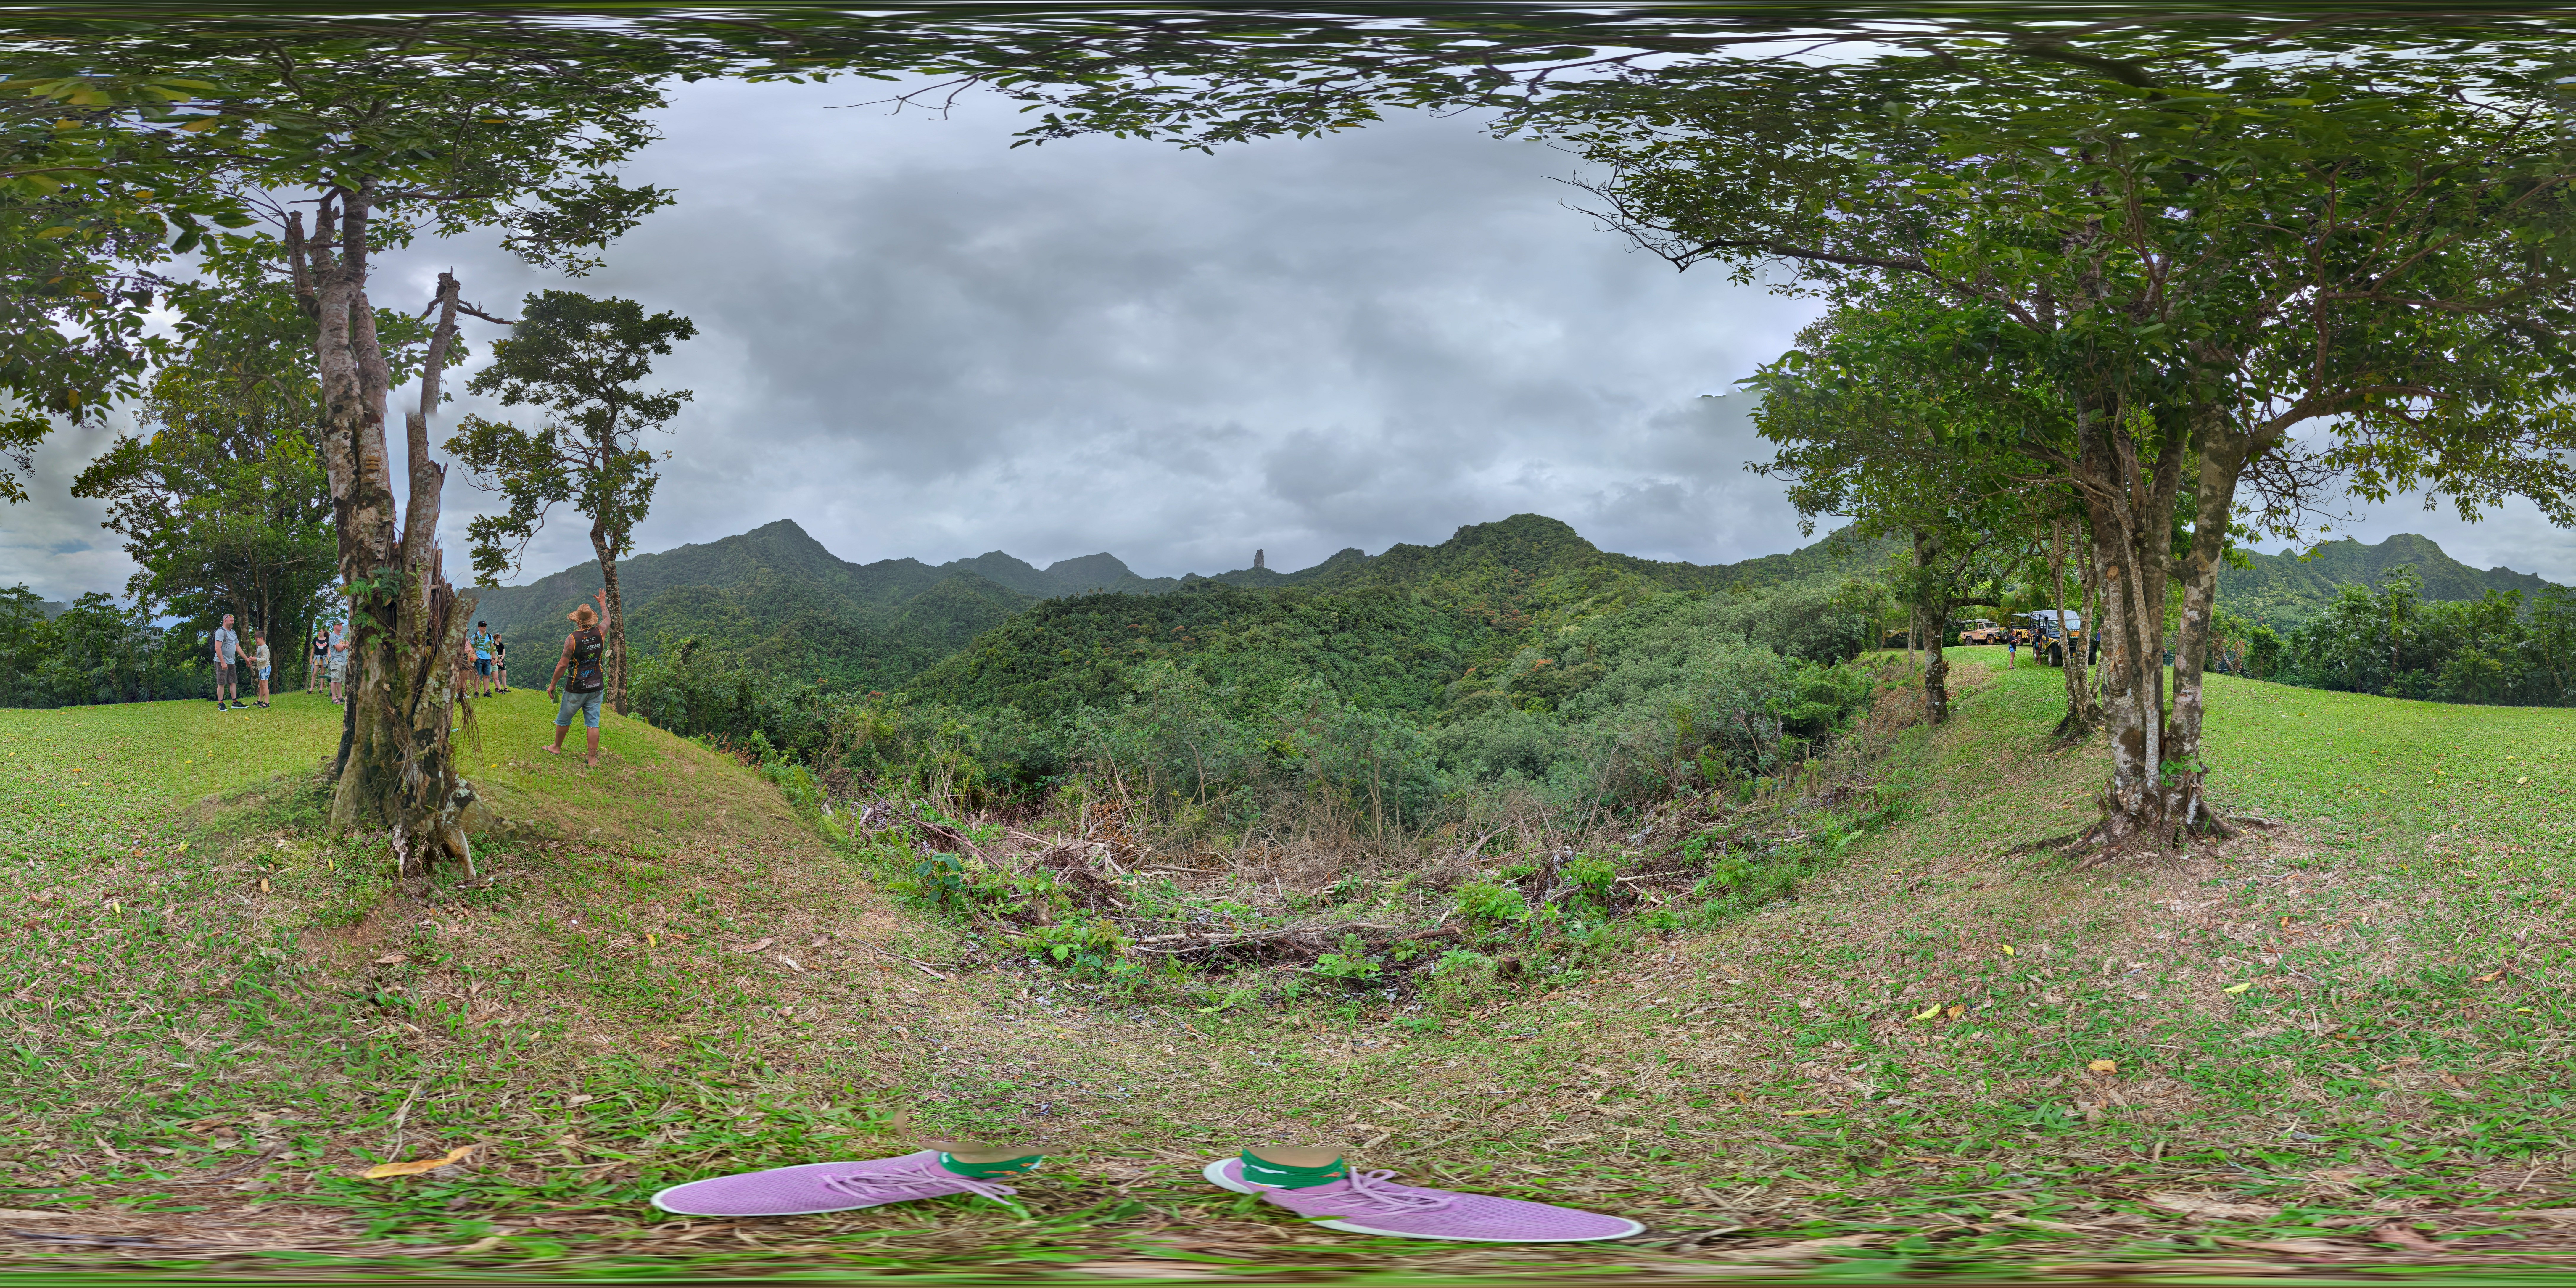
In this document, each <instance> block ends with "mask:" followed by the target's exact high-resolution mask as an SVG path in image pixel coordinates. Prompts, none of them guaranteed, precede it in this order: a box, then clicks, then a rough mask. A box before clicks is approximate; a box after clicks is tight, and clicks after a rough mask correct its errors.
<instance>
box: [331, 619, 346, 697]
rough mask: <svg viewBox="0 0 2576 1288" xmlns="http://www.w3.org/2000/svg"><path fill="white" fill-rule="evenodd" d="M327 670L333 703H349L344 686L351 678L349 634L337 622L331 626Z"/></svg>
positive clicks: (344, 627)
mask: <svg viewBox="0 0 2576 1288" xmlns="http://www.w3.org/2000/svg"><path fill="white" fill-rule="evenodd" d="M326 670H327V671H328V673H329V675H330V676H331V701H333V702H335V703H345V702H347V701H348V700H349V699H348V696H347V695H346V693H345V692H344V691H343V686H344V684H345V683H346V682H347V680H348V678H349V633H348V628H347V627H346V626H344V625H341V624H339V623H336V622H335V623H333V624H332V626H331V660H330V662H329V664H328V665H327V667H326Z"/></svg>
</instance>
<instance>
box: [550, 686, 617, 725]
mask: <svg viewBox="0 0 2576 1288" xmlns="http://www.w3.org/2000/svg"><path fill="white" fill-rule="evenodd" d="M607 692H608V690H606V689H596V690H593V691H591V692H589V693H575V692H573V691H572V690H570V689H566V690H564V695H563V702H562V703H561V704H559V705H558V706H556V707H555V728H557V729H569V728H571V727H572V713H573V712H575V711H578V712H580V713H581V718H582V723H584V724H586V725H588V726H590V727H591V728H593V729H596V728H598V727H599V700H600V698H601V697H603V696H605V695H606V694H607Z"/></svg>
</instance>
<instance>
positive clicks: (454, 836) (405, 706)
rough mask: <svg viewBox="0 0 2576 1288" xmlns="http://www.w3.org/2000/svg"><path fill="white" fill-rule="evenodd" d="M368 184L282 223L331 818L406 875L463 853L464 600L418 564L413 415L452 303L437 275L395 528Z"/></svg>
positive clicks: (418, 436)
mask: <svg viewBox="0 0 2576 1288" xmlns="http://www.w3.org/2000/svg"><path fill="white" fill-rule="evenodd" d="M373 195H374V190H373V184H372V183H371V182H369V183H362V184H361V185H360V186H359V187H357V188H356V189H354V190H352V189H347V188H337V189H333V190H332V191H330V192H329V193H327V194H325V196H324V198H323V201H322V203H321V211H320V213H319V214H318V215H317V216H316V220H315V236H314V239H313V241H312V242H310V243H307V242H306V241H305V239H304V237H303V230H302V221H301V219H300V218H298V219H294V220H291V221H290V222H289V224H288V229H287V246H288V253H289V256H290V259H291V260H292V262H293V268H294V274H295V283H296V287H297V292H298V296H299V298H300V299H301V301H302V302H303V304H304V306H305V309H306V311H307V312H308V313H309V314H310V315H311V316H312V317H313V319H314V321H315V323H316V327H315V337H314V353H315V358H316V361H317V364H318V366H319V368H320V374H321V382H322V396H323V408H324V424H323V427H322V435H321V437H322V449H323V457H324V461H325V464H326V468H327V471H328V474H329V477H330V481H331V501H332V510H333V516H334V518H335V520H336V526H337V527H338V530H339V538H340V542H339V544H340V551H339V565H340V569H339V570H340V578H341V582H342V586H343V589H344V592H345V593H346V594H347V595H348V599H349V627H350V630H349V635H350V649H349V658H348V671H349V682H348V689H347V691H348V694H349V704H348V707H347V709H346V711H345V713H344V715H343V724H342V735H341V749H340V755H339V759H338V763H337V766H336V772H337V774H338V777H339V782H338V785H337V786H336V788H335V789H334V790H333V793H332V798H331V826H332V828H333V829H334V830H336V831H341V832H351V831H368V830H374V829H377V828H383V829H385V830H387V831H388V832H389V833H390V835H391V838H392V841H393V845H394V854H395V856H396V859H397V861H398V863H399V864H400V869H401V872H402V873H403V875H406V876H417V875H420V874H422V873H425V872H426V871H427V870H428V868H429V865H430V864H431V863H432V862H433V861H435V860H436V859H437V858H438V857H439V856H441V855H452V856H454V857H456V858H459V859H465V858H467V856H468V851H467V848H466V840H465V833H464V829H463V827H462V825H461V822H460V815H461V812H462V810H463V809H464V807H465V806H466V805H467V804H468V803H470V802H471V801H472V800H473V799H474V796H473V790H472V788H470V787H469V786H468V785H466V783H465V782H464V781H463V780H462V779H461V778H460V777H458V775H457V772H456V764H455V762H454V758H453V757H452V755H451V754H450V751H449V746H448V731H449V728H450V724H451V721H452V720H453V719H454V717H455V714H456V693H455V687H454V673H453V668H452V667H451V666H450V665H449V664H448V659H449V657H450V656H451V655H452V654H453V653H454V651H455V648H456V643H457V641H458V639H460V638H461V637H462V634H463V631H464V629H465V626H466V624H467V621H468V620H469V617H470V614H471V613H472V611H473V605H474V600H473V598H472V597H471V596H468V597H464V598H461V599H458V598H455V597H453V596H452V594H451V593H450V592H448V591H447V590H446V588H445V587H444V586H440V585H434V584H432V582H431V579H430V578H429V576H428V575H427V573H428V567H429V552H430V548H431V544H432V540H433V536H434V533H435V530H436V524H437V516H438V509H439V507H438V494H439V489H440V486H441V483H442V481H443V479H444V471H443V470H440V469H439V468H438V467H437V466H436V465H435V464H433V463H431V462H430V461H429V460H428V425H427V422H426V416H427V413H428V410H429V408H431V407H434V406H435V405H436V391H437V385H438V372H439V370H440V368H441V364H442V362H443V360H444V356H445V351H446V347H447V344H448V343H449V341H450V340H451V339H452V337H453V333H454V329H455V318H456V313H455V309H454V306H453V303H452V301H453V299H454V296H453V294H452V284H451V282H450V281H449V280H446V279H442V282H441V285H440V293H441V296H442V297H443V299H444V300H445V301H447V302H448V307H447V309H446V311H445V312H444V314H443V315H442V317H441V320H440V328H439V335H438V338H437V340H436V341H435V342H434V343H433V346H432V355H431V356H432V361H431V363H430V365H429V368H428V370H427V371H426V372H425V373H424V375H423V393H424V399H423V410H422V413H421V415H420V417H418V418H415V419H414V421H413V423H410V424H408V425H407V426H406V428H407V429H408V430H409V431H410V433H409V434H408V435H407V440H408V445H409V446H410V448H411V498H410V499H411V510H412V513H411V519H412V524H411V528H410V531H409V532H408V533H407V534H405V535H404V536H403V537H401V538H399V539H398V538H397V536H396V513H395V501H394V495H393V482H392V474H391V467H390V466H391V463H390V461H389V459H388V455H389V453H388V450H387V445H386V442H385V410H386V399H387V396H388V394H389V393H390V392H391V370H392V369H391V366H390V364H389V363H388V362H387V361H386V359H385V354H384V348H383V345H382V343H381V341H380V339H379V338H378V336H377V335H376V327H375V310H374V307H373V305H372V304H370V303H369V301H368V298H367V290H366V287H367V273H368V261H367V251H368V247H367V236H368V228H369V216H370V213H371V212H370V209H369V207H370V203H371V200H372V198H373ZM335 224H336V233H337V235H336V237H335V236H334V232H335Z"/></svg>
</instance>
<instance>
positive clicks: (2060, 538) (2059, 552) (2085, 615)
mask: <svg viewBox="0 0 2576 1288" xmlns="http://www.w3.org/2000/svg"><path fill="white" fill-rule="evenodd" d="M2067 546H2068V542H2067V539H2066V521H2065V520H2063V519H2053V520H2050V521H2049V525H2048V579H2049V581H2050V583H2051V588H2052V589H2053V590H2055V592H2056V594H2057V605H2056V606H2057V638H2058V639H2059V640H2061V641H2063V642H2064V644H2065V645H2066V674H2065V676H2064V677H2063V678H2064V679H2065V681H2066V715H2065V716H2064V717H2063V718H2061V719H2059V720H2058V722H2057V737H2058V740H2059V741H2061V742H2074V741H2076V740H2077V739H2080V738H2083V737H2086V736H2088V735H2090V734H2091V733H2092V732H2093V730H2094V729H2095V728H2097V727H2098V726H2099V725H2100V724H2101V723H2102V711H2101V708H2100V707H2098V706H2096V705H2094V702H2093V686H2092V684H2091V682H2090V680H2089V678H2088V677H2089V676H2090V674H2091V672H2090V670H2089V668H2088V667H2087V665H2086V658H2085V656H2084V655H2085V654H2086V653H2087V652H2088V651H2090V650H2091V648H2092V644H2093V641H2094V639H2095V638H2096V637H2098V636H2099V635H2100V634H2101V631H2102V624H2101V623H2100V622H2099V621H2097V620H2095V617H2094V611H2093V605H2092V599H2091V596H2090V595H2089V594H2088V595H2085V596H2082V597H2080V599H2079V608H2078V612H2077V616H2079V617H2080V618H2082V619H2083V635H2084V638H2083V639H2082V640H2078V639H2076V638H2075V635H2074V633H2073V632H2070V631H2068V630H2067V629H2066V562H2067V557H2068V555H2069V554H2070V553H2071V552H2070V551H2069V550H2068V548H2067ZM2078 577H2079V580H2082V581H2084V582H2086V583H2087V584H2088V585H2089V584H2090V582H2091V580H2092V579H2091V577H2089V576H2086V575H2083V574H2078Z"/></svg>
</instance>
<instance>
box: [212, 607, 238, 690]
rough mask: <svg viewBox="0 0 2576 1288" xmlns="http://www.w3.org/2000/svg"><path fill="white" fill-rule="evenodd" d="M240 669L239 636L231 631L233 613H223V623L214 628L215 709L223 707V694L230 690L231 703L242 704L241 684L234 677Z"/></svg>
mask: <svg viewBox="0 0 2576 1288" xmlns="http://www.w3.org/2000/svg"><path fill="white" fill-rule="evenodd" d="M240 671H241V636H239V635H237V634H235V633H234V632H233V615H232V614H230V613H226V614H224V624H223V625H221V626H218V627H216V628H215V710H217V711H221V710H223V709H224V694H225V691H227V690H230V691H231V693H232V704H233V705H234V706H236V707H238V706H242V705H244V704H243V702H242V700H241V685H240V683H239V682H238V681H237V680H236V679H235V677H236V676H237V675H238V674H239V673H240Z"/></svg>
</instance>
